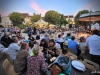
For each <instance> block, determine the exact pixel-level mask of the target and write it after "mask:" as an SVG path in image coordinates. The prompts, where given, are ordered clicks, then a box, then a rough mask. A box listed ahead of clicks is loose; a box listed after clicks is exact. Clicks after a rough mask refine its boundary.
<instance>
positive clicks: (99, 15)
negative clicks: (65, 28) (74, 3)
mask: <svg viewBox="0 0 100 75" xmlns="http://www.w3.org/2000/svg"><path fill="white" fill-rule="evenodd" d="M99 20H100V12H90V13H87V14H83V15H81V16H80V18H79V19H78V21H87V22H88V21H99Z"/></svg>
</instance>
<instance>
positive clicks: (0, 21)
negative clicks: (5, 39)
mask: <svg viewBox="0 0 100 75" xmlns="http://www.w3.org/2000/svg"><path fill="white" fill-rule="evenodd" d="M0 23H1V15H0Z"/></svg>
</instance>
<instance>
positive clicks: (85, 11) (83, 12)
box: [75, 10, 89, 19]
mask: <svg viewBox="0 0 100 75" xmlns="http://www.w3.org/2000/svg"><path fill="white" fill-rule="evenodd" d="M86 13H89V11H88V10H81V11H79V12H78V13H77V15H76V16H75V19H77V18H79V17H80V16H81V15H82V14H86Z"/></svg>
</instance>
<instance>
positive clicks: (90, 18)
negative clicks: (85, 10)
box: [89, 8, 92, 31]
mask: <svg viewBox="0 0 100 75" xmlns="http://www.w3.org/2000/svg"><path fill="white" fill-rule="evenodd" d="M91 12H92V11H91V8H90V25H89V31H91Z"/></svg>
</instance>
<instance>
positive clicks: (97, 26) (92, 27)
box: [91, 23, 99, 30]
mask: <svg viewBox="0 0 100 75" xmlns="http://www.w3.org/2000/svg"><path fill="white" fill-rule="evenodd" d="M95 29H97V30H98V29H99V24H98V23H95V24H94V25H92V26H91V30H95Z"/></svg>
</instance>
